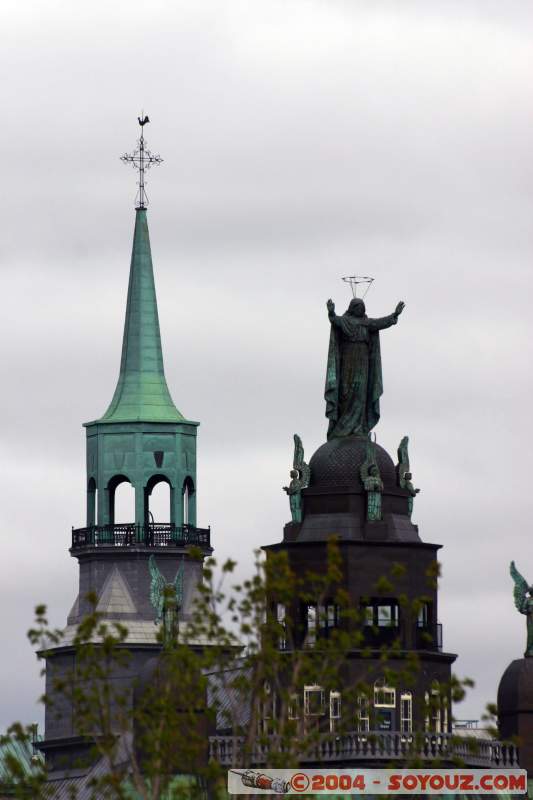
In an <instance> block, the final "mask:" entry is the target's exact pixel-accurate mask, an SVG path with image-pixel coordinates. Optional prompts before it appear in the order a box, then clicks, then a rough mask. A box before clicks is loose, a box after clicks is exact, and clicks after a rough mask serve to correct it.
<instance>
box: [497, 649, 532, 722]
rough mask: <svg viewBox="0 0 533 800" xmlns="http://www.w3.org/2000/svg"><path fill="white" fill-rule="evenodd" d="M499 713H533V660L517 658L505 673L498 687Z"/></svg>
mask: <svg viewBox="0 0 533 800" xmlns="http://www.w3.org/2000/svg"><path fill="white" fill-rule="evenodd" d="M498 711H499V713H500V714H511V713H513V712H516V711H533V658H517V659H516V661H512V662H511V663H510V664H509V666H508V667H507V669H506V670H505V672H504V673H503V675H502V679H501V681H500V685H499V686H498Z"/></svg>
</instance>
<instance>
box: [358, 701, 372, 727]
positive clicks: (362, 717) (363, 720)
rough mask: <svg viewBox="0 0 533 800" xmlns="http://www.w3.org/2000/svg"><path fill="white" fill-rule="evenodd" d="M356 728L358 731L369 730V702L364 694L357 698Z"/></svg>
mask: <svg viewBox="0 0 533 800" xmlns="http://www.w3.org/2000/svg"><path fill="white" fill-rule="evenodd" d="M356 721H357V730H358V731H359V732H360V733H368V731H369V730H370V702H369V700H368V697H367V696H366V694H360V695H359V697H358V698H357V720H356Z"/></svg>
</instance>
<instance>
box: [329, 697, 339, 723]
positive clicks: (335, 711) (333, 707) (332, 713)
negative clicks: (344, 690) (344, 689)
mask: <svg viewBox="0 0 533 800" xmlns="http://www.w3.org/2000/svg"><path fill="white" fill-rule="evenodd" d="M340 719H341V693H340V692H330V693H329V730H330V732H331V733H334V732H335V731H336V730H337V727H338V726H339V724H340Z"/></svg>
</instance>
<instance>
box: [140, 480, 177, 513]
mask: <svg viewBox="0 0 533 800" xmlns="http://www.w3.org/2000/svg"><path fill="white" fill-rule="evenodd" d="M171 520H172V487H171V485H170V481H169V479H168V478H167V477H166V476H165V475H152V477H151V478H150V480H149V481H148V482H147V484H146V489H145V492H144V522H145V525H150V524H151V523H157V522H160V523H168V522H170V521H171Z"/></svg>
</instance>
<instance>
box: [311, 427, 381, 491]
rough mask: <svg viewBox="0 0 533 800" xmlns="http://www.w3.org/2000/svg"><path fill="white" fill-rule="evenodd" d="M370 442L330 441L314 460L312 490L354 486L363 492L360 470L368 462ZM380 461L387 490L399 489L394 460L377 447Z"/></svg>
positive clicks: (358, 439)
mask: <svg viewBox="0 0 533 800" xmlns="http://www.w3.org/2000/svg"><path fill="white" fill-rule="evenodd" d="M366 446H367V439H365V438H363V437H362V436H343V437H340V438H335V439H330V440H329V442H326V443H325V444H323V445H322V446H321V447H319V448H318V450H317V451H316V453H314V455H313V456H312V458H311V461H310V462H309V466H310V467H311V482H310V484H309V486H310V488H312V489H315V488H316V489H336V488H338V487H340V486H353V487H356V488H357V489H359V490H362V485H361V477H360V473H359V470H360V468H361V465H362V464H363V463H364V462H365V460H366ZM375 448H376V461H377V463H378V467H379V471H380V474H381V480H382V481H383V483H384V484H385V488H386V489H393V488H394V487H395V486H396V468H395V466H394V462H393V460H392V458H391V457H390V456H389V454H388V453H387V451H386V450H384V449H383V447H380V445H379V444H376V446H375Z"/></svg>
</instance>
